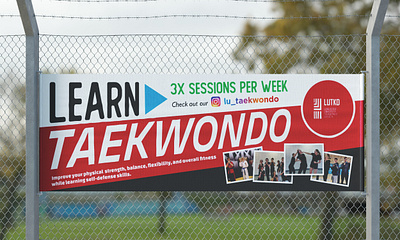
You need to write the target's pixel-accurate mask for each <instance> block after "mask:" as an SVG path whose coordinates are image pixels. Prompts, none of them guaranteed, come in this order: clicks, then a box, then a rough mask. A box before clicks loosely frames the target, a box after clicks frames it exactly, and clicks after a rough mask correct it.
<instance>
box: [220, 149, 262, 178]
mask: <svg viewBox="0 0 400 240" xmlns="http://www.w3.org/2000/svg"><path fill="white" fill-rule="evenodd" d="M256 150H261V148H254V149H244V150H237V151H231V152H225V153H223V161H224V168H225V180H226V183H227V184H230V183H237V182H243V181H251V180H252V179H253V169H256V168H255V167H254V166H253V164H254V152H255V151H256ZM257 171H258V168H257Z"/></svg>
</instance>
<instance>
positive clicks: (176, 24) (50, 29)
mask: <svg viewBox="0 0 400 240" xmlns="http://www.w3.org/2000/svg"><path fill="white" fill-rule="evenodd" d="M114 1H115V0H114ZM125 1H129V0H125ZM32 2H33V7H34V11H35V14H36V15H46V16H59V15H61V16H77V17H95V18H96V17H126V16H131V17H132V16H140V17H143V16H145V17H149V16H160V15H221V16H240V17H272V15H271V14H272V10H271V8H272V6H273V5H272V3H271V2H245V1H233V0H157V1H149V2H133V1H131V2H91V3H85V2H66V1H60V0H32ZM18 14H19V11H18V7H17V3H16V0H1V1H0V15H3V17H0V34H7V35H9V34H23V33H24V32H23V28H22V24H21V20H20V19H19V18H18V17H5V16H4V15H18ZM37 21H38V25H39V32H40V33H41V34H65V35H70V34H72V35H91V34H107V35H110V34H139V33H155V34H156V33H159V34H205V35H238V34H240V33H241V31H242V29H243V26H244V24H245V22H246V19H243V18H239V19H232V18H204V17H200V18H193V17H175V18H157V19H118V20H98V19H96V20H87V19H86V20H85V19H57V18H47V17H46V18H43V17H38V18H37ZM251 21H253V22H257V23H258V24H259V25H260V26H265V25H266V24H267V23H268V22H269V20H255V19H253V20H251Z"/></svg>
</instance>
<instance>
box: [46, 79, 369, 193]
mask: <svg viewBox="0 0 400 240" xmlns="http://www.w3.org/2000/svg"><path fill="white" fill-rule="evenodd" d="M363 82H364V80H363V76H362V75H318V74H313V75H307V74H300V75H262V74H260V75H86V74H85V75H83V74H82V75H81V74H62V75H50V74H48V75H47V74H44V75H41V80H40V163H39V166H40V167H39V172H40V173H39V174H40V175H39V179H40V191H52V190H66V189H68V190H85V191H87V190H95V191H116V190H121V191H129V190H143V191H153V190H157V191H158V190H160V191H175V190H177V191H178V190H190V191H196V190H210V191H225V190H226V191H228V190H229V191H231V190H240V191H243V190H251V191H258V190H262V191H266V190H274V191H275V190H282V191H304V190H316V191H318V190H329V191H355V190H356V191H358V190H361V191H362V190H363V183H364V180H363V172H364V170H363V162H364V160H363V159H364V157H363V152H364V150H363V133H364V131H363V126H364V123H363V104H364V86H363Z"/></svg>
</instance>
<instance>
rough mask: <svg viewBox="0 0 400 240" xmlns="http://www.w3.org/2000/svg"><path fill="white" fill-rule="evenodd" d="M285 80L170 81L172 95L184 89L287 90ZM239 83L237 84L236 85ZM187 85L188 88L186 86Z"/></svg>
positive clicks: (212, 91) (204, 91)
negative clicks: (186, 82)
mask: <svg viewBox="0 0 400 240" xmlns="http://www.w3.org/2000/svg"><path fill="white" fill-rule="evenodd" d="M286 84H287V80H269V81H268V82H264V81H261V84H260V83H259V82H257V81H240V82H239V83H237V82H191V83H189V84H188V85H185V83H184V82H182V83H171V87H172V89H171V94H172V95H183V94H185V92H187V91H186V90H188V93H189V94H215V93H237V91H238V90H239V93H256V92H257V89H258V88H259V86H261V91H263V92H287V91H288V89H287V86H286ZM237 85H239V86H237ZM186 86H188V88H189V89H187V88H186Z"/></svg>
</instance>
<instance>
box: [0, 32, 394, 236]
mask: <svg viewBox="0 0 400 240" xmlns="http://www.w3.org/2000/svg"><path fill="white" fill-rule="evenodd" d="M399 41H400V36H387V35H385V36H382V41H381V42H382V46H381V111H382V117H381V132H382V135H381V142H382V150H381V156H382V158H381V162H382V163H381V196H382V197H381V209H382V216H381V237H382V239H398V238H400V227H399V224H398V223H399V220H400V219H399V217H400V205H399V196H400V177H399V174H398V173H399V168H400V161H399V158H398V152H399V148H400V141H399V138H398V136H399V134H398V132H399V130H400V126H399V124H398V119H399V118H398V114H399V100H400V95H399V90H400V85H399V84H400V83H399V81H398V79H399V74H400V67H399V66H398V64H400V63H399V61H398V59H399V57H398V55H399V54H400V49H399V48H398V46H399ZM0 43H1V44H0V53H1V55H0V64H1V65H0V75H1V84H0V93H1V103H2V104H1V106H0V107H1V111H2V114H1V117H0V121H1V129H2V131H1V134H0V140H1V142H0V144H1V145H0V146H1V150H2V151H1V156H2V161H1V179H0V187H1V191H2V194H1V198H2V199H1V202H0V207H1V214H0V220H1V222H0V227H1V234H2V235H1V236H0V239H3V238H5V239H24V238H25V222H24V219H25V217H24V208H25V205H24V192H25V187H24V176H25V173H24V169H25V161H24V159H25V153H24V139H25V122H24V115H25V109H24V105H25V100H24V82H25V79H24V75H25V69H24V68H25V67H24V66H25V57H24V56H25V49H24V43H25V38H24V37H23V36H0ZM365 47H366V46H365V35H340V36H338V35H333V36H317V37H311V36H302V37H240V36H192V35H190V36H189V35H119V36H55V35H41V36H40V69H41V71H42V72H44V73H81V74H86V73H91V74H103V73H107V74H232V73H233V74H246V73H271V74H280V73H296V74H301V73H337V74H358V73H360V72H361V71H363V70H365ZM27 111H29V109H27ZM367 187H368V186H367ZM365 226H366V218H365V195H363V193H359V192H354V193H344V192H43V193H41V194H40V238H41V239H365V238H366V236H365V235H366V230H365Z"/></svg>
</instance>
